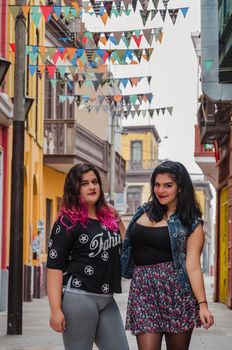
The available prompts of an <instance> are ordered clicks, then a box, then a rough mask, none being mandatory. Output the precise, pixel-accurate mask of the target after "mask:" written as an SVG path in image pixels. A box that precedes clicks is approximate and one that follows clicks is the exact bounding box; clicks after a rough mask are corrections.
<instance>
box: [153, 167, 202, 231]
mask: <svg viewBox="0 0 232 350" xmlns="http://www.w3.org/2000/svg"><path fill="white" fill-rule="evenodd" d="M158 174H168V175H169V176H170V177H171V179H172V180H173V181H175V182H176V184H177V188H178V190H179V191H178V193H177V207H176V214H178V216H179V218H180V220H181V222H182V224H183V225H184V226H186V227H190V226H191V224H192V223H193V221H194V219H195V218H196V217H200V218H201V217H202V210H201V207H200V204H199V203H198V201H197V198H196V194H195V191H194V188H193V184H192V181H191V178H190V175H189V173H188V171H187V169H186V168H185V167H184V165H183V164H181V163H180V162H174V161H170V160H168V161H165V162H163V163H161V164H159V165H158V166H157V167H156V168H155V169H154V171H153V173H152V176H151V179H150V190H151V195H150V200H151V203H152V207H151V209H150V211H149V213H148V216H149V218H150V219H151V220H155V221H161V220H163V218H165V217H166V216H167V209H168V208H167V206H166V205H162V204H160V202H159V201H158V199H157V197H156V195H155V193H154V186H155V182H156V177H157V175H158Z"/></svg>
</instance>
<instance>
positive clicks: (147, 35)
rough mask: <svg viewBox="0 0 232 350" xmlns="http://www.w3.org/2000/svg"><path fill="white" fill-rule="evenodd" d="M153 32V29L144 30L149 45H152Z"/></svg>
mask: <svg viewBox="0 0 232 350" xmlns="http://www.w3.org/2000/svg"><path fill="white" fill-rule="evenodd" d="M151 31H152V29H143V35H144V36H145V39H146V40H147V42H148V44H150V37H151Z"/></svg>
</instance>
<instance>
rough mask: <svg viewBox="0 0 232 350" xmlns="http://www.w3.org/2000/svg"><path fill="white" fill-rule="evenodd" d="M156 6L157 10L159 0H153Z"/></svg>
mask: <svg viewBox="0 0 232 350" xmlns="http://www.w3.org/2000/svg"><path fill="white" fill-rule="evenodd" d="M152 2H153V5H154V8H155V9H156V10H157V7H158V3H159V0H152Z"/></svg>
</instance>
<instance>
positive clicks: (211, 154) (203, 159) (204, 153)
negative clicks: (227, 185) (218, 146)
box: [194, 125, 218, 187]
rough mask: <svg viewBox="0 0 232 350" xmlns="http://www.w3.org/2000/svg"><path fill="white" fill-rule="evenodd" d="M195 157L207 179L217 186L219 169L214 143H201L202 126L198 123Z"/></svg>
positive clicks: (196, 126) (196, 127)
mask: <svg viewBox="0 0 232 350" xmlns="http://www.w3.org/2000/svg"><path fill="white" fill-rule="evenodd" d="M194 158H195V162H196V163H197V165H198V166H199V167H200V168H201V170H202V172H203V173H204V174H205V176H206V177H207V179H208V180H209V181H210V182H211V183H212V184H213V186H214V187H216V186H217V183H218V169H217V163H216V158H215V148H214V145H213V144H212V143H211V144H201V138H200V128H199V126H198V125H195V152H194Z"/></svg>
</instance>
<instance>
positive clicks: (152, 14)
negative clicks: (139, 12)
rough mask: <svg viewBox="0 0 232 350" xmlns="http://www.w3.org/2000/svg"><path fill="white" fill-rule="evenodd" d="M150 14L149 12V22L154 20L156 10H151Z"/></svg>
mask: <svg viewBox="0 0 232 350" xmlns="http://www.w3.org/2000/svg"><path fill="white" fill-rule="evenodd" d="M150 12H151V20H153V18H155V16H156V14H157V12H158V10H151V11H150Z"/></svg>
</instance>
